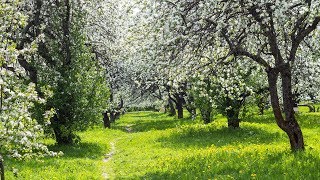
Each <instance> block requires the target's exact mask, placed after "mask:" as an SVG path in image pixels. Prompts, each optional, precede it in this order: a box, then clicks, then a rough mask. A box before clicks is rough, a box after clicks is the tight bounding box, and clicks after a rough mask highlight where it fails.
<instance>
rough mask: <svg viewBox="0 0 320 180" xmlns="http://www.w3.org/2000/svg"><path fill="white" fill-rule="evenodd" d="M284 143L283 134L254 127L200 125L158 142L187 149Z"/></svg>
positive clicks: (166, 145) (181, 130)
mask: <svg viewBox="0 0 320 180" xmlns="http://www.w3.org/2000/svg"><path fill="white" fill-rule="evenodd" d="M284 140H285V141H286V136H285V134H284V133H278V132H277V133H270V132H268V131H265V130H263V129H259V128H255V127H248V126H247V127H242V128H240V129H229V128H227V127H223V128H220V129H217V128H216V127H214V126H205V125H201V126H199V127H182V128H181V129H179V130H178V131H177V132H174V133H173V134H171V135H170V136H168V137H161V138H159V139H158V142H161V144H162V145H163V146H164V147H171V148H178V149H179V148H188V147H197V148H201V147H210V146H212V145H214V146H218V147H221V146H225V145H240V144H241V145H246V144H270V143H273V142H277V141H284Z"/></svg>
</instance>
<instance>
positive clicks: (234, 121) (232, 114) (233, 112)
mask: <svg viewBox="0 0 320 180" xmlns="http://www.w3.org/2000/svg"><path fill="white" fill-rule="evenodd" d="M239 113H240V109H234V108H232V109H230V110H227V119H228V128H233V129H235V128H239V127H240V119H239Z"/></svg>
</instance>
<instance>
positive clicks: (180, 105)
mask: <svg viewBox="0 0 320 180" xmlns="http://www.w3.org/2000/svg"><path fill="white" fill-rule="evenodd" d="M174 98H175V100H174V102H175V104H176V108H177V111H178V119H182V118H183V105H184V104H185V100H184V98H183V95H182V94H181V93H176V94H174Z"/></svg>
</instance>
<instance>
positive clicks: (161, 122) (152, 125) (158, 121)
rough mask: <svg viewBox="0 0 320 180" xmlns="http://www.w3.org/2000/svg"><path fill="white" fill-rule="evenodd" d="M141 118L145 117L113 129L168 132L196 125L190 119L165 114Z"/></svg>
mask: <svg viewBox="0 0 320 180" xmlns="http://www.w3.org/2000/svg"><path fill="white" fill-rule="evenodd" d="M141 117H143V119H137V120H136V121H135V122H133V123H132V124H122V123H120V124H117V123H115V124H114V126H113V127H112V128H113V129H118V130H122V131H124V132H128V128H130V129H131V131H130V133H135V132H147V131H151V130H166V129H171V128H176V127H177V126H182V125H187V124H194V123H196V122H195V121H192V120H191V119H190V118H183V119H176V118H173V117H170V116H168V115H165V114H164V115H163V114H151V115H150V116H141Z"/></svg>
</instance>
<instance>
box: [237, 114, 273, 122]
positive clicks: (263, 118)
mask: <svg viewBox="0 0 320 180" xmlns="http://www.w3.org/2000/svg"><path fill="white" fill-rule="evenodd" d="M242 121H243V122H253V123H260V124H272V123H276V120H275V118H274V115H273V114H272V113H266V114H264V115H254V116H249V117H245V118H243V119H242Z"/></svg>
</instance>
